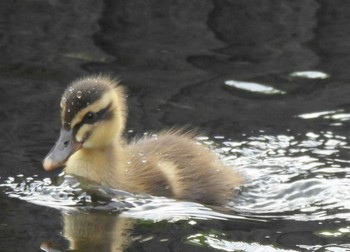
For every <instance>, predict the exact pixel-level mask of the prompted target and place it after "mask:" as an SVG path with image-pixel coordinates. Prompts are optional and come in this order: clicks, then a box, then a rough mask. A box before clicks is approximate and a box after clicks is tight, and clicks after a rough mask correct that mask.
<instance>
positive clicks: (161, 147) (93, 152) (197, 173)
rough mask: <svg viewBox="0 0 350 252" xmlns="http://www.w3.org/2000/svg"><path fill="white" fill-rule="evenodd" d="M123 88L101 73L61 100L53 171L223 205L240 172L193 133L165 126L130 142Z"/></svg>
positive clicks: (50, 160)
mask: <svg viewBox="0 0 350 252" xmlns="http://www.w3.org/2000/svg"><path fill="white" fill-rule="evenodd" d="M124 97H125V96H124V92H123V88H122V87H121V86H119V83H118V82H116V81H114V80H112V79H110V78H107V77H103V76H97V77H90V78H85V79H82V80H78V81H76V82H74V83H72V85H70V86H69V87H68V88H67V90H66V91H65V93H64V95H63V97H62V101H61V109H62V112H61V119H62V129H61V135H60V139H59V140H58V141H57V143H56V145H55V146H54V148H53V149H52V150H51V152H50V153H49V154H48V156H47V157H46V158H45V160H44V168H45V169H46V170H52V169H54V168H56V167H58V166H61V165H64V164H65V166H66V167H65V171H66V173H68V174H72V175H76V176H81V177H84V178H87V179H89V180H92V181H95V182H98V183H101V184H104V185H108V186H111V187H115V188H119V189H123V190H126V191H130V192H135V193H148V194H153V195H159V196H167V197H175V198H180V199H189V200H194V201H199V202H203V203H208V204H223V203H225V202H227V201H228V200H230V199H232V197H233V189H234V187H237V186H239V185H241V183H242V182H243V179H242V177H241V176H240V175H239V174H237V173H236V172H235V171H234V170H233V169H232V168H230V167H227V166H225V165H224V164H223V163H222V162H221V161H220V160H219V159H218V158H217V157H216V155H214V154H213V153H212V152H211V151H210V150H209V149H208V148H206V147H204V146H203V145H201V144H199V143H197V142H196V141H194V140H193V137H194V136H195V135H194V134H192V133H186V132H184V131H181V130H170V131H162V132H160V133H159V134H157V135H150V136H145V137H143V138H140V139H138V140H134V141H132V142H131V143H129V144H127V143H126V141H125V140H124V139H123V137H122V133H123V130H124V125H125V118H126V106H125V98H124Z"/></svg>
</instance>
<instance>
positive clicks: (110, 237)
mask: <svg viewBox="0 0 350 252" xmlns="http://www.w3.org/2000/svg"><path fill="white" fill-rule="evenodd" d="M62 219H63V225H64V227H63V235H64V236H65V238H66V239H67V240H68V241H69V244H70V245H69V249H70V250H74V251H86V252H89V251H101V252H102V251H113V252H114V251H124V250H125V249H126V248H127V247H128V245H129V244H130V242H131V240H132V237H131V235H130V232H131V229H132V228H133V221H132V220H131V219H128V218H124V217H122V216H120V215H119V214H115V213H106V212H82V211H74V212H63V213H62ZM41 248H42V249H43V250H45V251H48V252H53V251H58V250H56V249H55V248H54V247H53V246H49V245H48V243H47V242H45V243H43V244H42V246H41Z"/></svg>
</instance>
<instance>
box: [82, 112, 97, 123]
mask: <svg viewBox="0 0 350 252" xmlns="http://www.w3.org/2000/svg"><path fill="white" fill-rule="evenodd" d="M95 119H96V113H93V112H88V113H87V114H86V115H85V116H84V119H83V121H84V122H85V123H91V122H93V121H94V120H95Z"/></svg>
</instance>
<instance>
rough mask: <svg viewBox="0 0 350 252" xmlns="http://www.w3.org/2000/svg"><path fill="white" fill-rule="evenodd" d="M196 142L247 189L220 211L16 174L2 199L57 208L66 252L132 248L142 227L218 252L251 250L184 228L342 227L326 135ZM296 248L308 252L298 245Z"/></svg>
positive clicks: (340, 191)
mask: <svg viewBox="0 0 350 252" xmlns="http://www.w3.org/2000/svg"><path fill="white" fill-rule="evenodd" d="M337 113H338V114H344V111H341V112H339V111H338V112H320V113H318V117H317V116H316V118H319V117H320V118H321V119H322V118H324V117H325V116H330V115H332V117H333V118H334V120H335V121H336V120H337V119H336V118H337V116H336V115H337ZM304 119H306V118H304ZM339 120H341V119H339ZM198 140H199V141H201V142H202V143H204V144H206V145H209V146H210V147H212V148H213V149H214V151H216V152H217V153H218V155H220V156H221V157H222V159H223V160H224V162H225V163H226V164H228V165H230V166H235V167H237V168H238V169H239V170H240V172H242V173H244V174H245V176H246V178H247V183H246V184H245V185H244V186H243V187H242V188H240V189H239V190H237V196H236V198H235V199H234V200H233V201H232V202H231V203H230V204H229V205H228V206H227V207H226V208H221V209H220V208H212V207H208V206H204V205H201V204H198V203H194V202H181V201H177V200H174V199H167V198H162V197H151V196H147V195H134V194H129V193H127V192H122V191H118V190H115V189H111V188H104V187H101V186H97V185H89V186H87V185H86V184H84V183H85V182H84V181H78V180H76V179H74V178H73V177H70V176H63V175H62V176H60V177H59V179H58V181H51V180H49V179H43V180H40V179H39V178H36V177H33V178H25V177H23V176H21V175H19V176H17V177H15V178H8V179H7V181H5V182H4V183H3V184H2V185H1V186H2V187H3V188H4V190H5V192H6V194H7V195H9V196H10V197H15V198H19V199H22V200H26V201H28V202H32V203H35V204H40V205H45V206H49V207H54V208H58V209H61V210H62V211H63V212H62V216H63V222H64V228H63V230H64V231H63V232H64V235H65V237H66V238H67V239H68V240H69V241H70V247H71V249H77V250H78V251H79V250H80V251H88V250H87V248H94V249H95V250H97V249H98V250H99V249H102V250H103V249H105V250H106V248H108V249H110V248H113V249H114V250H115V251H118V250H120V249H121V248H123V247H125V246H129V245H130V244H132V245H133V246H135V244H137V243H140V241H139V240H137V239H136V237H137V235H135V234H134V232H135V228H136V230H139V229H140V228H141V227H142V225H141V224H140V223H142V221H149V222H151V223H160V222H162V221H165V222H166V223H177V222H181V221H185V222H186V223H187V227H186V228H185V230H186V231H187V232H188V233H187V234H186V235H185V237H183V239H185V240H186V241H187V243H188V244H192V245H193V246H197V245H198V243H200V246H202V247H205V248H212V249H221V250H226V251H232V250H234V249H236V250H237V249H241V250H243V251H252V250H254V249H253V248H254V246H255V244H251V243H249V239H248V240H246V239H245V238H242V239H243V240H235V239H228V238H227V237H224V236H218V235H217V233H216V231H215V232H209V233H202V232H199V231H198V230H195V229H194V230H192V229H191V228H189V227H192V228H194V227H196V225H197V224H196V223H197V222H200V221H203V220H215V221H216V222H218V221H219V222H220V221H222V222H223V223H227V225H229V226H231V225H236V224H233V222H235V223H236V222H237V221H250V223H251V224H252V223H253V224H254V223H263V222H261V221H265V222H266V221H268V222H271V221H274V220H283V221H289V220H290V221H292V220H293V221H301V222H304V223H308V222H312V221H317V222H323V221H332V222H334V225H338V226H339V224H337V222H336V221H337V220H339V219H340V220H345V221H347V220H350V175H349V174H350V167H349V161H348V160H350V158H349V155H348V149H349V148H350V146H349V142H348V138H347V137H346V136H343V135H339V134H335V133H333V132H332V131H320V132H314V131H309V132H307V133H306V134H302V135H301V134H295V135H293V134H292V133H291V132H287V133H286V134H280V135H275V136H273V135H268V134H265V133H264V132H262V131H261V132H259V134H254V135H251V136H244V137H243V139H242V140H241V141H232V140H230V139H226V138H225V137H223V136H217V137H214V140H211V139H210V138H208V137H202V138H199V139H198ZM214 145H215V146H214ZM83 188H84V189H83ZM68 210H69V211H68ZM118 213H120V214H118ZM251 224H250V225H251ZM150 225H152V228H154V227H156V226H157V224H150ZM211 225H213V223H211ZM224 225H225V224H224ZM258 225H259V226H260V225H261V224H258ZM152 228H150V229H152ZM141 229H142V228H141ZM101 230H103V232H100V231H101ZM347 230H348V226H340V227H337V228H336V230H334V231H330V230H329V229H327V230H325V229H324V230H319V231H318V232H317V233H315V236H316V237H317V239H318V238H319V237H323V238H324V237H327V239H331V238H332V237H333V236H336V235H337V234H341V235H347V234H348V231H347ZM168 231H169V230H168ZM168 231H167V232H168ZM148 232H149V230H148ZM219 232H221V231H219ZM225 232H226V233H227V232H229V231H225ZM270 232H277V231H270ZM332 235H333V236H332ZM143 237H144V236H143ZM144 239H146V238H145V237H144ZM167 239H169V238H167ZM271 243H275V242H274V241H271ZM263 244H264V243H261V244H259V243H257V246H258V247H259V248H261V249H263V250H264V251H265V250H266V251H288V250H282V249H283V248H281V250H278V249H277V248H273V246H269V245H266V244H265V245H263ZM274 245H276V244H274ZM45 246H46V250H48V247H49V245H48V243H46V244H44V245H43V249H44V247H45ZM298 246H299V248H304V249H309V248H310V247H308V244H307V243H303V242H300V243H299V244H298ZM274 249H275V250H274ZM48 251H50V250H48Z"/></svg>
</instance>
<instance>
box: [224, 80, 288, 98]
mask: <svg viewBox="0 0 350 252" xmlns="http://www.w3.org/2000/svg"><path fill="white" fill-rule="evenodd" d="M225 84H226V85H227V86H230V87H234V88H238V89H241V90H245V91H250V92H255V93H262V94H269V95H271V94H285V92H284V91H282V90H279V89H276V88H273V87H270V86H268V85H264V84H259V83H255V82H245V81H236V80H227V81H225Z"/></svg>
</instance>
